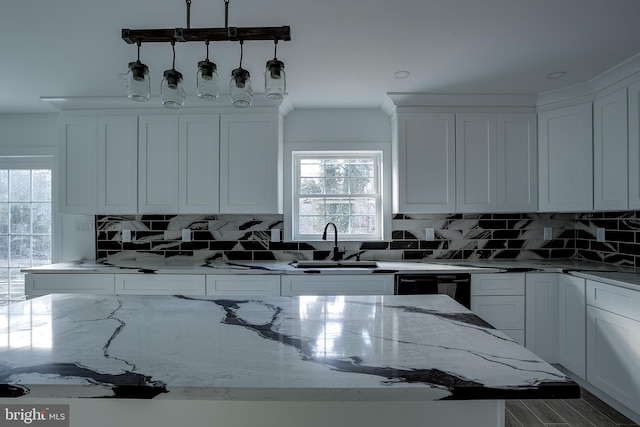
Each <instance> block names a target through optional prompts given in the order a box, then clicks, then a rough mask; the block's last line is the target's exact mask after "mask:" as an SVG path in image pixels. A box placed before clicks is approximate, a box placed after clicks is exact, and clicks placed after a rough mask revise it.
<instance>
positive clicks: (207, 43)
mask: <svg viewBox="0 0 640 427" xmlns="http://www.w3.org/2000/svg"><path fill="white" fill-rule="evenodd" d="M204 44H205V46H207V57H206V58H205V60H206V61H207V62H209V39H207V40H205V41H204Z"/></svg>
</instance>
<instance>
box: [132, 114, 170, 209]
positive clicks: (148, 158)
mask: <svg viewBox="0 0 640 427" xmlns="http://www.w3.org/2000/svg"><path fill="white" fill-rule="evenodd" d="M138 131H139V141H138V148H139V166H138V177H139V199H140V201H139V207H138V210H139V212H140V213H143V214H144V213H146V214H165V213H166V214H175V213H177V212H178V154H179V150H178V116H177V115H158V116H140V117H139V129H138Z"/></svg>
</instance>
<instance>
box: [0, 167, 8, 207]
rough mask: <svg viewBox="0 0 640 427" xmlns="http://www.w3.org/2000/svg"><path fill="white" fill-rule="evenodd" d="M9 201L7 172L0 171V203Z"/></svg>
mask: <svg viewBox="0 0 640 427" xmlns="http://www.w3.org/2000/svg"><path fill="white" fill-rule="evenodd" d="M8 201H9V171H8V170H6V169H5V170H0V202H8Z"/></svg>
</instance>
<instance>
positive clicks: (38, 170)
mask: <svg viewBox="0 0 640 427" xmlns="http://www.w3.org/2000/svg"><path fill="white" fill-rule="evenodd" d="M50 263H51V162H50V160H48V159H41V158H25V159H23V158H0V304H4V303H7V302H11V301H18V300H23V299H24V298H25V295H24V274H22V273H21V272H20V269H21V268H25V267H32V266H36V265H42V264H50Z"/></svg>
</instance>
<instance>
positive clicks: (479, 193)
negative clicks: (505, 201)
mask: <svg viewBox="0 0 640 427" xmlns="http://www.w3.org/2000/svg"><path fill="white" fill-rule="evenodd" d="M496 149H497V139H496V115H495V114H483V113H478V114H457V115H456V176H457V180H456V199H457V203H456V205H457V209H456V210H457V211H458V212H492V211H495V210H496V208H497V198H496V184H497V171H496Z"/></svg>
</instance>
